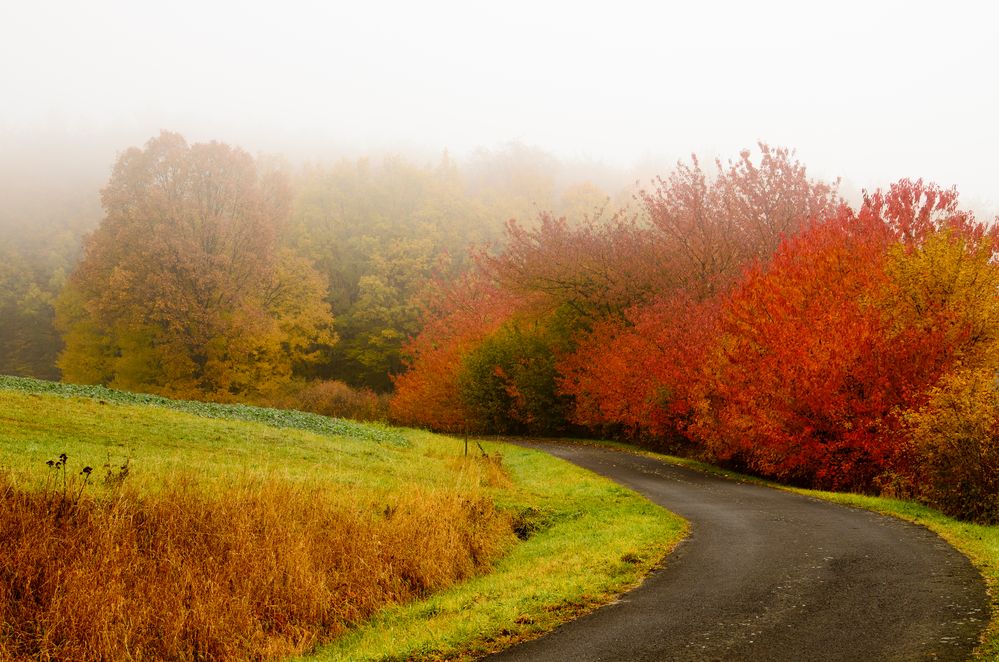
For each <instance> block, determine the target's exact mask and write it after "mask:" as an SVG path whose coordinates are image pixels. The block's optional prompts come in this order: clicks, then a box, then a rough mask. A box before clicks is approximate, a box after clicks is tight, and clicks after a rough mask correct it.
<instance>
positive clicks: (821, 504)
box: [489, 443, 989, 662]
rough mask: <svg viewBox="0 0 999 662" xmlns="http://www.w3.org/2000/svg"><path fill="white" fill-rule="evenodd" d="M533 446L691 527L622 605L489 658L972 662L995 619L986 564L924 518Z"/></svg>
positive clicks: (628, 458) (636, 461)
mask: <svg viewBox="0 0 999 662" xmlns="http://www.w3.org/2000/svg"><path fill="white" fill-rule="evenodd" d="M524 445H529V446H530V447H532V448H537V449H540V450H544V451H547V452H548V453H551V454H552V455H556V456H558V457H561V458H564V459H566V460H569V461H570V462H573V463H575V464H578V465H579V466H581V467H584V468H586V469H589V470H591V471H594V472H596V473H598V474H601V475H603V476H607V477H608V478H611V479H613V480H615V481H617V482H618V483H620V484H622V485H625V486H626V487H629V488H631V489H633V490H636V491H638V492H639V493H641V494H643V495H645V496H646V497H647V498H649V499H650V500H652V501H653V502H655V503H657V504H659V505H661V506H663V507H665V508H667V509H669V510H671V511H673V512H675V513H677V514H679V515H681V516H682V517H685V518H686V519H687V520H688V521H689V522H690V526H691V533H690V536H689V537H688V538H687V539H686V540H685V541H684V542H682V543H681V544H680V545H679V547H677V549H676V550H675V551H674V552H673V553H672V554H671V555H670V556H669V557H668V558H667V561H666V563H665V565H664V566H663V567H662V568H661V569H660V570H658V571H656V572H654V573H653V574H652V575H650V576H649V577H648V579H647V580H646V581H645V582H644V583H643V584H642V585H641V586H640V587H639V588H637V589H635V590H633V591H631V592H629V593H627V594H625V595H624V596H622V598H621V599H620V600H619V601H618V602H616V603H614V604H611V605H608V606H606V607H603V608H601V609H598V610H596V611H595V612H593V613H591V614H589V615H587V616H584V617H583V618H580V619H578V620H576V621H572V622H570V623H567V624H565V625H563V626H562V627H560V628H558V629H557V630H555V631H553V632H551V633H549V634H547V635H545V636H544V637H541V638H540V639H536V640H534V641H529V642H526V643H523V644H520V645H517V646H514V647H512V648H510V649H507V650H506V651H503V652H501V653H499V654H496V655H493V656H491V657H490V658H489V659H490V660H497V661H499V660H511V661H513V660H516V661H526V660H546V661H548V660H567V661H568V660H571V661H573V662H575V661H583V660H629V661H641V660H657V661H661V660H698V661H711V660H739V661H742V660H747V661H751V660H788V661H792V660H793V661H795V662H798V661H809V662H818V661H822V660H830V661H831V660H844V661H850V662H863V661H867V660H905V661H907V662H908V661H910V660H966V659H967V658H968V656H969V654H970V653H971V651H972V649H973V648H974V646H975V644H976V642H977V641H978V636H979V634H980V632H981V630H982V628H983V627H984V625H985V623H986V622H987V620H988V613H989V612H988V599H987V596H986V593H985V586H984V583H983V581H982V578H981V576H980V575H979V574H978V572H977V570H975V568H974V567H973V566H972V565H971V563H970V562H969V561H968V560H967V559H966V558H965V557H964V556H962V555H961V554H959V553H958V552H957V551H956V550H954V549H953V548H952V547H951V546H949V545H948V544H947V543H945V542H944V541H943V540H942V539H940V538H939V537H938V536H937V535H936V534H934V533H932V532H930V531H928V530H926V529H924V528H922V527H918V526H915V525H912V524H908V523H905V522H902V521H899V520H897V519H894V518H891V517H886V516H882V515H878V514H875V513H871V512H867V511H863V510H858V509H853V508H846V507H843V506H838V505H835V504H832V503H828V502H825V501H820V500H817V499H812V498H808V497H803V496H800V495H796V494H792V493H788V492H783V491H780V490H775V489H771V488H767V487H762V486H758V485H752V484H746V483H739V482H736V481H731V480H726V479H723V478H719V477H716V476H711V475H707V474H702V473H699V472H695V471H690V470H687V469H683V468H680V467H674V466H671V465H666V464H664V463H662V462H659V461H656V460H653V459H650V458H645V457H638V456H635V455H630V454H627V453H622V452H618V451H613V450H608V449H602V448H595V447H591V446H575V445H565V444H554V443H536V444H533V443H532V444H524Z"/></svg>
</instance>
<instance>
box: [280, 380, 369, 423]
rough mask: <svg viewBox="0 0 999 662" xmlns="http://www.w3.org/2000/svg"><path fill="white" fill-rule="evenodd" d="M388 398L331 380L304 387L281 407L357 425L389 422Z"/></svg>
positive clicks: (295, 392) (285, 400)
mask: <svg viewBox="0 0 999 662" xmlns="http://www.w3.org/2000/svg"><path fill="white" fill-rule="evenodd" d="M388 400H389V396H387V395H379V394H377V393H375V392H374V391H372V390H371V389H369V388H353V387H352V386H350V385H349V384H345V383H344V382H341V381H338V380H334V379H329V380H325V379H324V380H318V381H314V382H308V383H305V384H302V385H301V386H300V387H299V388H297V389H295V390H294V391H293V392H292V393H290V394H289V395H288V396H286V398H285V399H284V400H283V401H282V404H284V405H286V406H288V407H291V408H294V409H298V410H301V411H309V412H312V413H314V414H322V415H323V416H332V417H334V418H351V419H354V420H355V421H385V420H388Z"/></svg>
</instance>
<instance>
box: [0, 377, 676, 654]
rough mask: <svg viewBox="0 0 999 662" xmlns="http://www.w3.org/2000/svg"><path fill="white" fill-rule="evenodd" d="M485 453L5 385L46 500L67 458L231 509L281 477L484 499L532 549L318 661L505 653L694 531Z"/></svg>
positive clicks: (100, 394) (507, 448) (384, 430)
mask: <svg viewBox="0 0 999 662" xmlns="http://www.w3.org/2000/svg"><path fill="white" fill-rule="evenodd" d="M483 447H484V449H485V451H486V452H488V453H489V455H490V459H483V458H479V459H475V458H474V457H473V458H471V459H466V458H465V457H464V456H463V450H464V444H463V442H462V441H461V440H457V439H452V438H448V437H443V436H438V435H433V434H429V433H426V432H420V431H415V430H406V429H399V428H391V427H386V426H377V425H376V426H371V425H362V424H358V423H352V422H345V421H338V420H335V419H326V418H324V417H320V416H314V415H307V414H298V413H294V412H280V411H275V410H267V409H261V408H255V407H245V406H238V405H237V406H229V405H206V404H203V403H184V402H175V401H169V400H164V399H162V398H155V397H151V396H145V395H135V394H126V393H120V392H115V391H110V390H108V389H102V388H96V387H76V386H68V385H58V384H53V383H50V382H39V381H36V380H27V379H15V378H0V470H2V471H4V472H5V473H6V474H7V475H8V476H9V477H10V478H11V480H13V481H14V482H15V483H16V484H19V485H22V486H25V488H26V489H43V487H44V485H45V484H46V481H50V480H51V471H52V470H51V469H50V468H49V467H47V466H46V462H47V461H49V460H53V459H55V458H57V457H58V456H59V455H60V454H62V453H65V454H66V455H67V457H68V462H67V466H68V473H70V474H71V475H72V474H74V473H76V472H79V471H80V469H82V468H83V467H84V466H92V467H94V468H95V470H97V469H98V468H100V467H103V466H104V465H105V464H107V465H109V466H110V467H119V466H121V465H122V464H124V463H125V462H126V461H127V463H128V467H129V476H128V481H129V483H130V484H131V485H133V486H135V487H136V488H137V489H138V490H139V491H141V492H144V493H148V494H155V493H156V492H157V491H158V490H160V489H162V488H163V486H164V485H168V484H170V483H171V481H175V480H176V479H177V477H188V478H190V479H192V480H193V481H194V482H196V483H197V485H199V487H200V489H204V490H207V491H209V492H211V493H213V494H214V495H215V496H216V497H222V498H224V496H225V494H226V490H231V489H233V486H235V485H242V486H245V485H247V484H254V481H271V482H273V481H274V480H279V481H282V482H286V483H290V484H296V485H306V486H316V485H321V486H325V487H329V488H332V490H333V491H334V492H336V493H338V494H342V495H344V497H343V498H345V499H349V500H350V502H351V503H355V504H359V505H358V506H357V507H362V508H367V509H370V510H372V511H377V512H379V513H380V511H381V510H382V509H386V510H387V511H390V510H391V508H392V507H393V503H394V500H395V499H396V498H397V497H398V495H399V494H401V493H409V494H412V493H413V490H416V493H417V494H419V493H420V490H426V491H428V493H429V491H432V490H440V489H441V488H442V486H443V487H444V488H445V489H453V490H459V491H460V490H463V489H466V488H468V489H472V488H475V489H481V490H482V491H483V492H484V493H485V494H486V495H487V497H488V498H489V499H490V500H491V501H492V502H493V503H494V504H495V506H496V507H497V508H498V509H499V510H500V512H502V513H505V514H506V515H507V516H509V518H510V522H511V527H513V528H515V529H516V530H517V532H518V533H519V534H520V537H521V538H525V539H523V540H519V541H517V542H516V543H515V544H511V545H510V546H509V548H508V551H507V552H506V553H505V554H503V555H502V556H501V557H500V558H499V559H498V560H497V561H496V562H495V563H494V564H493V568H492V570H491V572H488V573H486V574H480V575H478V576H476V577H474V578H472V579H471V580H469V581H465V582H462V583H460V584H457V585H454V586H452V587H450V588H447V589H445V590H443V591H440V592H436V593H433V594H430V595H424V596H422V597H421V599H419V600H418V601H415V602H407V603H403V604H390V605H388V606H386V607H385V608H383V609H382V610H381V611H379V612H377V613H376V614H375V615H374V617H373V618H372V619H370V620H369V621H367V622H365V623H361V624H356V625H355V626H353V627H351V629H349V630H348V631H347V632H346V633H345V634H344V635H343V636H341V637H339V638H337V639H336V640H334V641H333V642H332V643H329V644H327V645H325V646H323V647H321V648H319V649H316V650H315V651H314V653H312V654H311V656H310V657H309V658H308V659H323V660H327V659H329V660H339V659H343V660H347V659H350V660H362V659H406V658H409V657H413V656H419V657H431V658H432V657H437V658H461V657H467V656H472V655H475V654H480V653H482V652H485V651H490V650H496V649H498V648H501V647H503V646H504V645H507V644H509V643H511V642H513V641H516V640H518V639H521V638H528V637H533V636H537V635H538V634H540V633H542V632H544V631H546V630H548V629H551V628H552V627H554V626H556V625H557V624H559V623H560V622H562V621H564V620H566V619H568V618H571V617H573V616H576V615H578V614H579V613H581V612H583V611H586V610H588V609H591V608H593V607H594V606H596V605H599V604H602V603H605V602H607V601H609V600H611V599H612V598H613V597H614V596H615V595H617V594H618V593H620V592H622V591H624V590H626V589H627V588H629V587H631V586H634V585H636V584H637V583H638V582H640V581H641V578H642V577H643V576H644V575H645V574H647V573H648V571H649V570H650V569H651V568H653V567H654V566H655V565H656V564H657V563H658V562H659V561H660V560H661V559H662V558H663V557H664V556H665V555H666V554H667V553H668V552H669V550H670V549H672V547H673V546H674V545H675V544H676V543H677V542H678V541H679V540H680V539H681V538H682V537H683V535H684V534H685V532H686V528H685V524H684V523H683V521H682V520H681V519H679V518H678V517H676V516H673V515H671V514H669V513H667V512H666V511H664V510H662V509H661V508H659V507H657V506H654V505H653V504H651V503H650V502H648V501H646V500H645V499H643V498H641V497H639V496H638V495H636V494H634V493H632V492H630V491H628V490H625V489H623V488H621V487H619V486H616V485H614V484H613V483H611V482H610V481H607V480H604V479H602V478H598V477H596V476H593V475H592V474H589V473H587V472H585V471H583V470H581V469H578V468H576V467H574V466H572V465H570V464H568V463H566V462H563V461H561V460H558V459H555V458H552V457H550V456H548V455H545V454H543V453H540V452H535V451H530V450H526V449H523V448H519V447H516V446H511V445H507V444H502V443H495V442H483ZM473 451H474V453H473V455H475V454H478V450H477V449H476V447H475V445H474V444H473ZM473 484H474V485H473ZM99 489H100V488H99V487H98V486H93V487H88V488H87V490H88V491H89V490H99ZM510 538H511V540H514V537H513V535H512V533H511V536H510Z"/></svg>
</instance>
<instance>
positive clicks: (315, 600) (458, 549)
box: [0, 378, 685, 660]
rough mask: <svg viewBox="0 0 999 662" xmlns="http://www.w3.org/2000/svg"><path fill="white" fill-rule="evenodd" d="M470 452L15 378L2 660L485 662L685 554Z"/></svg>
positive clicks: (524, 462) (667, 522)
mask: <svg viewBox="0 0 999 662" xmlns="http://www.w3.org/2000/svg"><path fill="white" fill-rule="evenodd" d="M471 448H472V452H471V453H470V454H469V455H467V456H466V455H465V450H464V443H463V440H460V439H455V438H450V437H443V436H439V435H433V434H430V433H425V432H420V431H415V430H407V429H402V428H391V427H388V426H383V425H362V424H358V423H352V422H346V421H339V420H337V419H327V418H325V417H321V416H315V415H309V414H299V413H297V412H282V411H277V410H266V409H261V408H256V407H246V406H243V405H206V404H204V403H194V402H182V401H173V400H166V399H163V398H154V397H150V396H145V395H134V394H127V393H122V392H118V391H112V390H109V389H104V388H100V387H75V386H69V385H57V384H53V383H51V382H40V381H36V380H28V379H16V378H4V379H3V380H2V381H0V467H2V471H0V493H2V494H3V499H2V501H0V538H2V540H0V557H2V558H0V567H2V568H4V571H3V575H2V577H0V580H2V581H0V618H2V623H3V628H2V630H0V657H3V658H4V659H13V660H19V659H78V660H97V659H150V658H170V659H189V660H196V659H212V660H226V659H276V658H281V657H285V656H288V655H310V656H311V655H318V656H320V657H321V658H322V659H387V658H388V659H391V658H396V659H398V658H405V657H410V656H413V655H417V654H418V655H419V656H421V657H460V656H465V655H471V654H476V653H480V652H483V651H487V650H493V649H496V648H498V647H501V646H502V645H504V644H506V643H509V642H511V641H514V640H516V639H518V638H523V637H530V636H536V635H537V634H538V633H540V632H543V631H545V630H546V629H550V628H551V627H554V625H556V624H557V623H559V622H561V621H562V620H565V619H566V618H570V617H572V616H574V615H577V614H579V613H580V612H582V611H585V610H587V609H590V608H592V607H594V606H595V605H598V604H601V603H603V602H606V601H608V600H610V599H612V597H613V596H614V595H616V594H617V593H619V592H620V591H622V590H624V589H626V588H627V587H630V586H633V585H634V584H635V583H637V582H638V581H640V579H641V577H642V576H644V574H645V573H647V572H648V571H649V569H650V568H652V567H653V566H654V565H655V564H656V563H658V562H659V561H660V560H661V559H662V557H663V556H664V555H665V554H666V553H667V552H668V550H669V549H670V548H671V547H672V546H673V545H674V544H675V543H676V542H677V541H678V540H679V539H680V538H681V537H682V535H683V534H684V532H685V528H684V525H683V523H682V521H681V520H679V518H676V517H674V516H671V515H669V514H668V513H666V512H665V511H663V510H662V509H660V508H658V507H655V506H653V505H652V504H650V503H649V502H647V501H645V500H644V499H642V498H640V497H638V496H637V495H635V494H633V493H631V492H629V491H627V490H624V489H622V488H620V487H618V486H615V485H613V484H611V483H610V482H608V481H606V480H603V479H599V478H596V477H594V476H591V475H588V474H586V473H585V472H583V471H582V470H579V469H577V468H575V467H572V466H571V465H568V464H567V463H564V462H562V461H560V460H556V459H554V458H551V457H548V456H546V455H543V454H541V453H537V452H533V451H530V450H526V449H522V448H518V447H514V446H509V445H504V444H498V443H492V442H484V443H482V444H481V450H480V444H478V443H476V442H474V441H473V443H472V445H471ZM372 619H374V620H372ZM322 644H325V646H320V645H322Z"/></svg>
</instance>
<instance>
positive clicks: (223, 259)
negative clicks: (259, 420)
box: [57, 132, 334, 400]
mask: <svg viewBox="0 0 999 662" xmlns="http://www.w3.org/2000/svg"><path fill="white" fill-rule="evenodd" d="M288 199H289V195H288V187H287V184H286V182H285V181H284V179H283V178H282V177H280V176H278V175H276V174H273V173H271V174H267V173H261V172H259V171H258V168H257V165H256V163H255V162H254V160H253V158H252V157H250V155H249V154H247V153H246V152H244V151H242V150H240V149H235V148H232V147H229V146H228V145H225V144H222V143H217V142H212V143H205V144H194V145H188V144H187V143H186V142H185V141H184V139H183V138H182V137H181V136H179V135H177V134H174V133H166V132H164V133H162V134H160V136H159V137H157V138H154V139H152V140H150V141H149V142H148V143H147V144H146V145H145V147H144V148H143V149H138V148H132V149H129V150H128V151H126V152H124V153H123V154H122V155H121V157H120V158H119V159H118V162H117V163H116V164H115V167H114V170H113V172H112V175H111V179H110V181H109V183H108V185H107V187H106V188H105V189H104V190H103V191H102V193H101V201H102V204H103V206H104V211H105V216H104V220H103V221H102V223H101V225H100V227H99V228H98V229H97V230H96V231H95V232H94V233H93V234H92V235H91V236H90V237H89V238H88V240H87V242H86V246H85V254H84V257H83V260H82V261H81V263H80V264H79V266H78V267H77V269H76V271H75V272H74V273H73V274H72V276H71V277H70V279H69V283H68V284H67V287H66V289H65V290H64V291H63V293H62V295H61V297H60V300H59V302H58V305H57V316H58V318H57V322H58V325H59V327H60V329H61V331H62V332H63V336H64V340H65V343H66V349H65V351H64V352H63V354H62V355H61V357H60V361H59V367H60V368H61V369H62V371H63V376H64V378H65V379H67V380H69V381H79V382H88V383H102V384H109V385H112V386H115V387H119V388H126V389H132V390H145V391H152V392H157V393H164V394H167V395H172V396H185V397H209V398H213V399H222V400H226V399H242V398H246V397H253V396H255V395H259V394H267V393H268V392H271V391H274V390H275V389H277V388H279V387H280V386H281V385H282V384H283V383H285V382H287V380H288V379H290V377H291V374H292V371H293V369H294V367H295V366H296V365H297V364H300V363H303V362H308V361H310V360H311V359H313V358H315V355H316V352H317V351H318V350H320V349H321V348H322V347H323V346H326V345H329V344H332V342H334V336H333V334H332V331H331V324H332V316H331V313H330V310H329V307H328V305H327V304H326V303H325V302H324V299H323V297H324V295H325V290H326V288H325V284H324V283H323V282H322V279H321V278H320V277H319V276H318V274H317V273H316V272H315V271H314V270H313V269H312V267H311V266H310V265H309V264H308V263H306V262H303V261H302V260H301V259H299V258H295V257H294V256H293V255H292V254H291V253H290V252H288V251H283V250H281V245H280V235H281V231H282V229H283V226H284V224H285V222H286V219H287V216H288V206H289V205H288Z"/></svg>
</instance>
